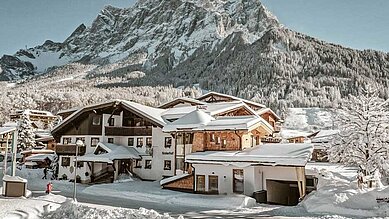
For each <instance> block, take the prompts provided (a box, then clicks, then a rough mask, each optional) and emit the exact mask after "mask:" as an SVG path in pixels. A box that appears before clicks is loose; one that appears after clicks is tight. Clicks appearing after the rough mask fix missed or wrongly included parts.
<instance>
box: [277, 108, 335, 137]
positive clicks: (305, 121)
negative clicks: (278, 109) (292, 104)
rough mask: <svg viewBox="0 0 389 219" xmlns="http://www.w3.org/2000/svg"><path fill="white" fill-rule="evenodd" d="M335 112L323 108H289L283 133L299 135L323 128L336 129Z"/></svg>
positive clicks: (287, 135)
mask: <svg viewBox="0 0 389 219" xmlns="http://www.w3.org/2000/svg"><path fill="white" fill-rule="evenodd" d="M334 115H335V114H334V112H333V111H332V110H331V109H323V108H289V109H288V114H287V116H286V118H285V121H284V124H283V129H282V131H281V135H285V136H286V137H289V136H291V135H292V136H298V135H306V134H307V133H313V132H314V131H318V130H321V129H325V130H326V129H334V127H333V126H334V121H333V118H334Z"/></svg>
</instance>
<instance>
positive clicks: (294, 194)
mask: <svg viewBox="0 0 389 219" xmlns="http://www.w3.org/2000/svg"><path fill="white" fill-rule="evenodd" d="M266 190H267V202H269V203H273V204H280V205H297V204H298V199H299V191H298V187H297V181H282V180H269V179H268V180H266Z"/></svg>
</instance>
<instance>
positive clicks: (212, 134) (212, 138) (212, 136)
mask: <svg viewBox="0 0 389 219" xmlns="http://www.w3.org/2000/svg"><path fill="white" fill-rule="evenodd" d="M210 139H211V142H215V134H214V133H211V134H210Z"/></svg>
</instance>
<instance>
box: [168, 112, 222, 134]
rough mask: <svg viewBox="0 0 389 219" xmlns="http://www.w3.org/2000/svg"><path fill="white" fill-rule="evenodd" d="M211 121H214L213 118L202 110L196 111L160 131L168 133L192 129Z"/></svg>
mask: <svg viewBox="0 0 389 219" xmlns="http://www.w3.org/2000/svg"><path fill="white" fill-rule="evenodd" d="M212 120H215V118H213V117H212V116H210V115H209V114H208V113H206V112H204V111H203V110H199V109H197V110H194V111H192V112H190V113H188V114H186V115H185V116H183V117H181V118H179V119H177V120H176V121H174V122H172V123H170V124H168V125H166V126H165V127H164V128H163V129H162V130H163V131H166V132H169V131H175V130H178V129H193V128H196V127H200V126H203V125H206V124H208V123H209V122H210V121H212Z"/></svg>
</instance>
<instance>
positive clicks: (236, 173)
mask: <svg viewBox="0 0 389 219" xmlns="http://www.w3.org/2000/svg"><path fill="white" fill-rule="evenodd" d="M233 192H234V193H239V194H242V193H243V192H244V175H243V169H234V170H233Z"/></svg>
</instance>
